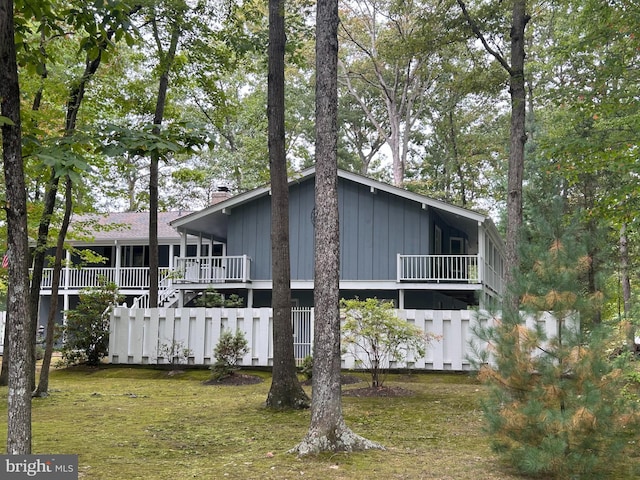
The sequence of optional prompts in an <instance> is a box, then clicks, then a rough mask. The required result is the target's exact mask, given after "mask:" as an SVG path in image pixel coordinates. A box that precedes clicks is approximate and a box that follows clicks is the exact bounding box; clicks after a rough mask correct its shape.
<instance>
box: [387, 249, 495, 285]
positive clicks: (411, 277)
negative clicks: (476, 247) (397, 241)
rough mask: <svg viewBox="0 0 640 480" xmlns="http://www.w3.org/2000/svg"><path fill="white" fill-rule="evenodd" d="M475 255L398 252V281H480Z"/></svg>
mask: <svg viewBox="0 0 640 480" xmlns="http://www.w3.org/2000/svg"><path fill="white" fill-rule="evenodd" d="M481 280H482V279H481V278H479V273H478V257H477V255H401V254H398V282H458V283H461V282H464V283H480V282H481Z"/></svg>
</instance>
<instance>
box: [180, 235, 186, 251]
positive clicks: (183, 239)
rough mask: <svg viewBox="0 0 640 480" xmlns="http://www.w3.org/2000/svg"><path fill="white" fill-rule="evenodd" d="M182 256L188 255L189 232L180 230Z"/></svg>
mask: <svg viewBox="0 0 640 480" xmlns="http://www.w3.org/2000/svg"><path fill="white" fill-rule="evenodd" d="M180 256H181V257H186V256H187V232H185V231H181V232H180Z"/></svg>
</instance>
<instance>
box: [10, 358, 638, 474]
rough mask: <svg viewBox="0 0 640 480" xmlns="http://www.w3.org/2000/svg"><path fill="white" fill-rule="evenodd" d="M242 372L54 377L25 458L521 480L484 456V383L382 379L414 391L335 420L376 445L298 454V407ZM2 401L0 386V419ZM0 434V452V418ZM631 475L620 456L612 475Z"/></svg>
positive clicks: (182, 470) (356, 407) (115, 371)
mask: <svg viewBox="0 0 640 480" xmlns="http://www.w3.org/2000/svg"><path fill="white" fill-rule="evenodd" d="M252 373H255V374H257V375H260V376H262V377H263V378H264V380H265V381H264V382H263V383H260V384H257V385H251V386H210V385H205V384H203V381H204V380H206V379H207V378H208V377H209V372H208V371H207V370H189V371H187V372H184V373H179V374H176V375H168V372H167V371H163V370H153V369H142V368H115V367H105V368H101V369H85V368H80V369H66V370H55V371H53V372H52V375H51V383H50V385H51V396H50V397H49V398H46V399H36V400H34V403H33V453H74V454H79V462H80V478H84V479H102V480H119V479H122V480H131V479H153V480H161V479H166V480H178V479H193V478H204V479H242V480H247V479H260V480H262V479H278V480H283V479H318V480H320V479H323V480H324V479H349V480H358V479H372V478H380V479H385V480H386V479H412V480H413V479H416V480H417V479H464V480H466V479H474V480H482V479H505V480H508V479H517V478H521V477H519V476H517V475H514V474H513V473H512V472H510V470H509V469H508V467H506V466H505V465H504V464H502V463H500V462H499V460H498V459H497V457H496V456H495V455H494V454H493V453H492V452H491V451H490V449H489V446H488V441H487V438H486V436H485V435H484V434H483V432H482V414H481V412H480V409H479V402H480V400H481V398H482V396H483V394H484V388H483V387H482V386H480V385H479V384H477V383H476V382H475V381H474V380H473V379H472V378H470V377H468V376H466V375H463V374H449V375H445V374H415V375H411V376H406V375H405V376H391V377H390V378H389V380H388V381H387V384H388V385H389V386H397V387H403V388H405V389H410V390H412V391H413V392H414V395H412V396H407V397H396V398H357V397H347V396H345V397H344V400H343V407H344V415H345V418H346V421H347V424H348V425H349V426H350V427H351V428H352V429H353V430H354V431H355V432H356V433H359V434H361V435H363V436H365V437H367V438H369V439H371V440H375V441H377V442H380V443H382V444H383V445H385V446H386V448H387V450H386V451H375V452H364V453H353V454H334V455H328V454H327V455H321V456H318V457H313V458H304V459H299V458H297V457H296V456H295V455H292V454H288V453H287V450H288V449H289V448H291V447H293V446H294V445H295V444H296V443H297V442H298V441H299V440H301V439H302V437H303V436H304V435H305V433H306V431H307V428H308V425H309V412H308V411H304V412H288V413H282V412H272V411H269V410H267V409H265V408H264V407H263V403H264V400H265V398H266V395H267V392H268V389H269V381H270V378H269V375H268V373H266V372H252ZM363 378H365V377H363ZM365 385H366V383H364V382H361V383H359V384H353V385H347V386H345V387H344V388H345V389H351V388H360V387H363V386H365ZM6 396H7V388H6V387H2V388H0V397H1V398H0V402H1V404H0V414H1V415H2V416H3V417H4V418H6V408H7V407H6ZM0 430H1V431H0V444H1V446H2V448H3V449H4V443H5V441H6V422H2V424H1V426H0ZM637 468H638V458H637V457H636V458H631V459H629V463H628V464H626V465H623V466H621V468H620V476H619V478H621V479H622V478H632V477H634V475H633V473H634V469H636V470H635V473H636V474H637V473H638V470H637Z"/></svg>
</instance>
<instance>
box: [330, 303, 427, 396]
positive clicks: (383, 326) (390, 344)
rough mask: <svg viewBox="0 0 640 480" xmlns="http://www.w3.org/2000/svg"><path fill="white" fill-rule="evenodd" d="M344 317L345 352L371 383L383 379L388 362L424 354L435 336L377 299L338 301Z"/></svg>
mask: <svg viewBox="0 0 640 480" xmlns="http://www.w3.org/2000/svg"><path fill="white" fill-rule="evenodd" d="M340 304H341V307H342V308H343V309H344V315H345V317H346V320H345V322H344V325H343V326H342V344H343V345H344V351H345V352H348V353H350V354H351V355H353V357H354V358H355V359H356V362H359V363H361V364H362V365H363V367H364V368H365V369H366V370H368V371H369V373H370V374H371V386H372V387H380V386H382V384H383V382H384V372H385V371H386V368H385V367H384V365H385V364H386V362H388V361H395V362H404V361H405V360H406V359H407V357H409V356H410V355H417V356H419V357H423V356H424V354H425V351H426V348H427V346H428V345H429V343H430V342H431V341H433V340H435V339H436V338H437V337H436V336H435V335H433V334H431V333H426V332H423V331H422V330H421V329H420V328H418V327H417V326H415V325H414V324H412V323H408V322H407V321H406V320H403V319H401V318H398V316H397V315H396V314H395V311H394V309H393V303H392V302H389V301H384V300H378V299H376V298H367V299H366V300H359V299H355V300H344V299H343V300H341V301H340Z"/></svg>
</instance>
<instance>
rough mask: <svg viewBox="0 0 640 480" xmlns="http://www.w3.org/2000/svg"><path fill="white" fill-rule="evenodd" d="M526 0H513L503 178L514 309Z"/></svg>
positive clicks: (514, 305) (521, 172)
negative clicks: (506, 169)
mask: <svg viewBox="0 0 640 480" xmlns="http://www.w3.org/2000/svg"><path fill="white" fill-rule="evenodd" d="M526 3H527V2H526V0H515V1H514V2H513V16H512V24H511V69H510V70H508V72H509V94H510V95H511V134H510V138H511V139H510V149H509V172H508V178H507V239H506V268H507V271H506V275H505V283H506V285H507V288H510V289H511V291H510V292H507V308H508V309H509V310H511V311H512V312H517V311H518V309H519V306H520V297H519V295H517V294H515V292H514V290H515V288H514V287H515V282H516V278H517V274H518V270H519V268H520V252H519V251H518V245H519V243H520V242H519V240H520V227H521V226H522V180H523V176H524V145H525V143H526V141H527V133H526V130H525V120H526V111H527V103H526V101H527V98H526V97H527V91H526V85H525V77H524V61H525V51H524V44H525V37H524V30H525V27H526V25H527V22H528V21H529V17H528V16H527V14H526Z"/></svg>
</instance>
